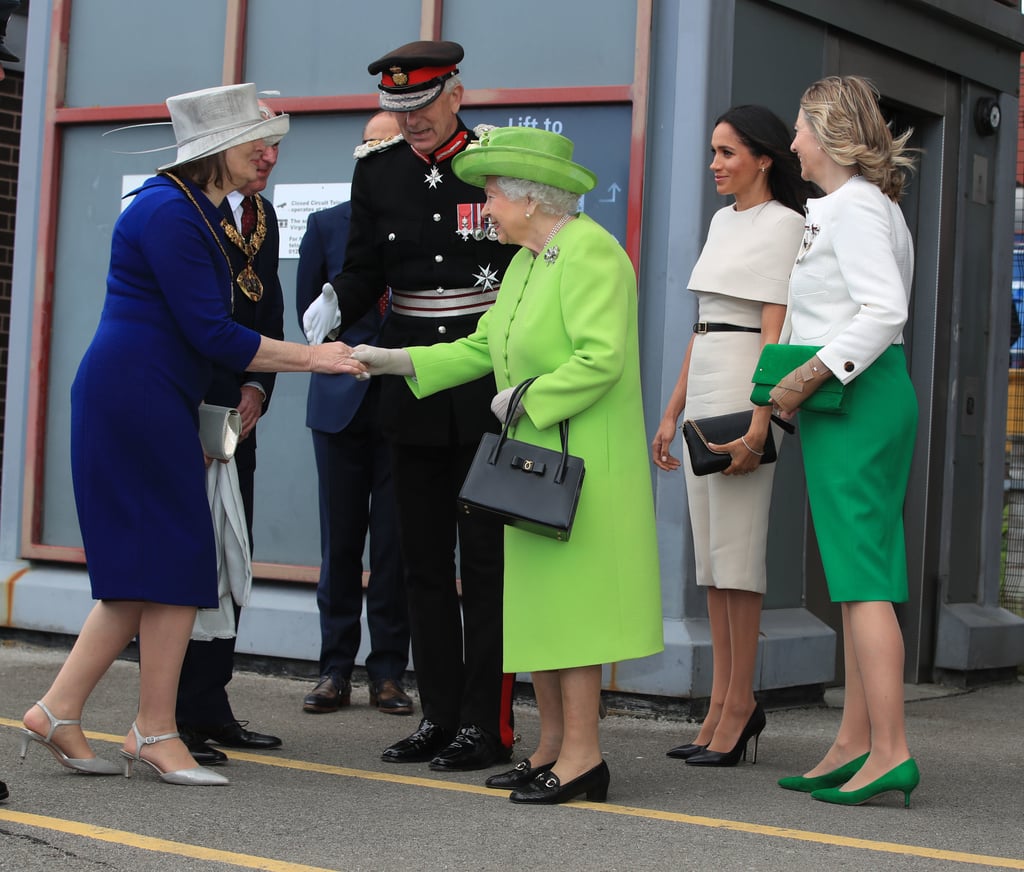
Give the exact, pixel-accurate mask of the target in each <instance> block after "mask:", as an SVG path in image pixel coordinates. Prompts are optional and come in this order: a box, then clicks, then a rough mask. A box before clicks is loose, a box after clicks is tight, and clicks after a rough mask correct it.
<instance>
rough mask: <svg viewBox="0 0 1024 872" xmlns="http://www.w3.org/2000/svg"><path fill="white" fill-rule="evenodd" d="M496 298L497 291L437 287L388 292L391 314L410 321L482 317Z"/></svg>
mask: <svg viewBox="0 0 1024 872" xmlns="http://www.w3.org/2000/svg"><path fill="white" fill-rule="evenodd" d="M497 298H498V290H497V288H495V289H493V290H484V289H483V288H438V289H437V290H434V291H396V290H392V291H391V311H392V312H394V313H395V314H396V315H408V316H409V317H412V318H454V317H457V316H459V315H482V314H483V313H484V312H486V311H487V310H488V309H489V308H491V306H492V305H493V304H494V301H495V300H496V299H497Z"/></svg>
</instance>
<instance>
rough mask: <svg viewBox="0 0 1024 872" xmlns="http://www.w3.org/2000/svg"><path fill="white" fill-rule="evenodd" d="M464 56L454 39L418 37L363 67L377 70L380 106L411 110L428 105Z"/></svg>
mask: <svg viewBox="0 0 1024 872" xmlns="http://www.w3.org/2000/svg"><path fill="white" fill-rule="evenodd" d="M464 55H465V52H464V51H463V49H462V46H461V45H459V44H458V43H457V42H445V41H437V40H419V41H418V42H410V43H407V44H406V45H403V46H401V47H400V48H396V49H395V50H394V51H391V52H388V53H387V54H386V55H384V57H381V58H377V60H375V61H374V62H373V63H372V64H370V65H369V66H368V67H367V68H366V69H367V70H368V71H369V72H370V74H371V75H377V73H380V76H381V80H380V84H379V85H378V86H377V87H378V88H379V89H380V92H381V93H380V108H381V109H387V110H388V111H390V112H412V111H414V110H416V109H422V108H423V107H424V106H428V105H430V104H431V103H433V102H434V100H436V99H437V98H438V95H440V93H441V89H442V88H443V87H444V83H445V81H446V80H447V79H450V78H451V77H452V76H454V75H455V74H456V73H458V71H459V68H458V66H457V64H458V63H459V61H461V60H462V58H463V57H464Z"/></svg>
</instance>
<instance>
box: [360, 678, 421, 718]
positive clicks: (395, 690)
mask: <svg viewBox="0 0 1024 872" xmlns="http://www.w3.org/2000/svg"><path fill="white" fill-rule="evenodd" d="M370 705H372V706H376V707H377V711H379V712H383V713H384V714H386V715H411V714H412V700H411V699H409V696H408V695H407V694H406V692H405V691H404V690H402V685H401V683H399V682H398V681H396V680H395V679H393V678H382V679H381V680H380V681H373V682H371V683H370Z"/></svg>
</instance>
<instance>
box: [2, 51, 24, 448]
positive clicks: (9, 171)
mask: <svg viewBox="0 0 1024 872" xmlns="http://www.w3.org/2000/svg"><path fill="white" fill-rule="evenodd" d="M5 72H6V76H5V78H4V79H3V81H0V465H2V463H3V426H4V420H5V418H6V396H7V347H8V340H9V338H10V335H11V269H12V267H13V264H14V215H15V204H16V202H17V198H18V156H19V148H20V142H21V101H22V94H23V93H24V86H25V78H24V75H23V74H22V73H20V72H15V71H13V70H9V71H5Z"/></svg>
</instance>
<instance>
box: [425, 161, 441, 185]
mask: <svg viewBox="0 0 1024 872" xmlns="http://www.w3.org/2000/svg"><path fill="white" fill-rule="evenodd" d="M423 181H425V182H426V183H427V184H428V185H429V186H430V188H431V189H432V190H433V189H434V188H436V187H437V186H438V185H440V184H441V182H443V181H444V179H443V178H441V171H440V170H439V169H438V168H437V166H436V165H435V166H432V167H431V168H430V172H429V173H427V174H426V175H425V176H424V177H423Z"/></svg>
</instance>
